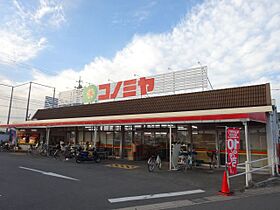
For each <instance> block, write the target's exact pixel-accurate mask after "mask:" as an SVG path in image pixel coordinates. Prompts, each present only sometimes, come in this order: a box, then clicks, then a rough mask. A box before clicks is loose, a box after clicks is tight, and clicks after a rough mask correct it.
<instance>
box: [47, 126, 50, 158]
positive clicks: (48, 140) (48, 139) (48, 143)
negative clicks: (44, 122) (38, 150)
mask: <svg viewBox="0 0 280 210" xmlns="http://www.w3.org/2000/svg"><path fill="white" fill-rule="evenodd" d="M50 130H51V129H50V128H46V144H47V154H48V155H49V152H50V150H49V145H50Z"/></svg>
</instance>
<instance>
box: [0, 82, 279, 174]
mask: <svg viewBox="0 0 280 210" xmlns="http://www.w3.org/2000/svg"><path fill="white" fill-rule="evenodd" d="M276 116H277V111H276V107H275V106H274V105H273V104H272V100H271V94H270V85H269V84H261V85H253V86H245V87H236V88H227V89H219V90H210V91H202V92H194V93H183V94H174V95H166V96H155V97H147V98H138V99H131V100H122V101H110V102H103V103H94V104H86V105H79V106H70V107H60V108H52V109H41V110H38V111H37V112H36V113H35V115H34V116H33V119H32V120H31V121H25V122H20V123H13V124H9V125H0V126H1V127H10V128H16V129H17V132H18V137H19V143H22V144H23V145H24V144H26V142H22V141H23V139H24V136H26V135H29V136H30V137H31V138H32V135H34V136H36V137H38V138H40V140H44V141H46V142H47V143H48V144H49V145H55V144H57V143H58V142H59V141H64V142H66V143H69V142H71V143H75V144H78V143H79V144H85V142H87V141H88V142H91V143H92V144H94V145H95V146H96V147H98V148H100V149H101V150H103V151H106V152H108V154H110V155H112V156H115V157H119V158H127V159H129V160H146V159H147V158H148V157H149V156H150V155H151V154H153V153H154V152H155V151H157V152H159V153H160V154H161V157H162V158H163V159H166V160H169V157H170V154H171V150H172V148H171V146H172V145H173V144H175V143H181V144H182V145H186V144H188V143H191V144H193V145H194V148H195V149H196V151H197V152H198V155H197V158H198V159H200V160H203V161H205V162H207V160H208V157H207V151H209V150H210V151H211V150H214V149H216V150H217V151H219V152H218V154H219V163H220V164H221V165H224V163H225V154H224V153H225V152H224V151H225V127H238V128H240V129H241V130H240V131H241V135H240V138H241V139H240V152H239V162H240V163H242V162H244V161H246V160H247V161H251V160H256V159H262V158H266V157H268V160H264V161H261V162H258V164H257V165H256V166H262V165H265V164H270V165H276V164H277V163H278V158H277V149H276V148H277V145H278V143H279V142H278V141H279V137H278V134H279V133H278V132H279V131H278V125H277V118H276ZM170 142H171V144H170ZM272 170H274V169H272Z"/></svg>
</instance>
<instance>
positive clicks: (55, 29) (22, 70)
mask: <svg viewBox="0 0 280 210" xmlns="http://www.w3.org/2000/svg"><path fill="white" fill-rule="evenodd" d="M279 58H280V1H275V0H263V1H259V0H252V1H245V0H244V1H242V0H211V1H210V0H209V1H207V0H176V1H174V0H154V1H151V0H150V1H148V0H141V1H140V0H106V1H105V0H104V1H103V0H98V1H97V0H91V1H89V0H71V1H69V0H29V1H24V0H11V1H6V0H0V83H5V84H19V83H22V82H27V81H35V82H39V83H44V84H49V85H51V86H55V87H57V90H58V91H62V90H66V89H71V88H73V87H74V86H75V85H76V84H75V81H76V80H77V79H78V78H79V76H81V77H82V80H83V81H84V82H85V84H86V82H90V83H95V84H101V83H104V82H107V81H108V79H109V78H110V79H111V80H114V81H118V80H125V79H131V78H132V77H134V76H133V75H134V74H137V75H141V76H146V75H152V74H158V73H166V72H169V71H174V70H182V69H186V68H190V67H194V66H198V61H200V63H201V64H202V65H207V67H208V76H209V78H210V81H211V83H212V85H213V86H214V88H224V87H233V86H240V85H251V84H261V83H267V82H269V83H270V84H271V87H272V89H273V90H272V96H273V98H276V99H277V101H278V105H279V102H280V91H278V90H276V89H280V82H279V81H280V68H279V66H280V59H279ZM170 69H171V70H170ZM1 93H2V94H8V92H7V93H6V92H5V91H1ZM33 95H34V97H38V98H39V97H41V96H42V95H43V94H40V92H38V93H37V95H36V93H34V92H33Z"/></svg>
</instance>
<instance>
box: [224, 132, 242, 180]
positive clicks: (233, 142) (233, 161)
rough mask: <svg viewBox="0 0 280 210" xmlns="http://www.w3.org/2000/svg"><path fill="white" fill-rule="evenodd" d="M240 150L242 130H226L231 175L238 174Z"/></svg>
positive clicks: (228, 163)
mask: <svg viewBox="0 0 280 210" xmlns="http://www.w3.org/2000/svg"><path fill="white" fill-rule="evenodd" d="M239 148H240V129H239V128H226V152H227V166H228V171H229V174H230V175H234V174H237V164H238V152H239Z"/></svg>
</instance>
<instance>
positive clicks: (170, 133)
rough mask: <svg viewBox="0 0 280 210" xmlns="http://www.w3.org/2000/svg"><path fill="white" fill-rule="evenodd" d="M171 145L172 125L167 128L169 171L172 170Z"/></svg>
mask: <svg viewBox="0 0 280 210" xmlns="http://www.w3.org/2000/svg"><path fill="white" fill-rule="evenodd" d="M171 143H172V125H170V126H169V170H170V171H171V169H172V162H171V161H172V160H171V155H172V154H171V149H172V147H171Z"/></svg>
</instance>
